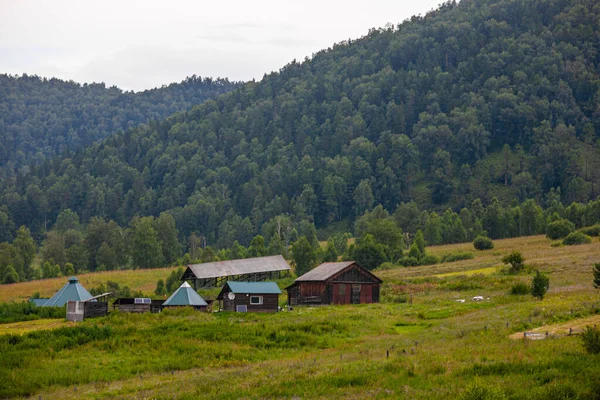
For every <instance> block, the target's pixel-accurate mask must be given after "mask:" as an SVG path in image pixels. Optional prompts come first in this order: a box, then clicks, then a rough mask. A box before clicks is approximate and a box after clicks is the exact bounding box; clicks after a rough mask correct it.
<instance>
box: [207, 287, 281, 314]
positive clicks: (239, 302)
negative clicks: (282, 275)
mask: <svg viewBox="0 0 600 400" xmlns="http://www.w3.org/2000/svg"><path fill="white" fill-rule="evenodd" d="M280 294H281V290H280V289H279V286H277V284H276V283H275V282H227V283H225V286H223V289H221V292H220V293H219V295H218V296H217V300H219V301H222V303H223V306H222V308H223V311H238V312H276V311H277V310H278V309H279V295H280Z"/></svg>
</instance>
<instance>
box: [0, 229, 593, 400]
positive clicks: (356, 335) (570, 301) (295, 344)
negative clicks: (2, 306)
mask: <svg viewBox="0 0 600 400" xmlns="http://www.w3.org/2000/svg"><path fill="white" fill-rule="evenodd" d="M550 244H551V241H549V240H547V239H546V238H545V237H543V236H534V237H529V238H518V239H507V240H499V241H495V248H494V249H493V250H488V251H483V252H479V251H475V250H473V248H472V246H471V244H460V245H449V246H439V247H433V248H429V249H428V251H429V252H431V253H433V254H436V255H439V256H442V255H445V254H450V253H454V252H457V251H468V252H473V253H474V254H475V257H474V258H473V259H469V260H463V261H456V262H450V263H442V264H436V265H431V266H421V267H411V268H395V269H387V270H384V271H376V274H377V275H378V276H380V277H381V278H382V279H383V280H384V285H383V287H382V293H381V298H382V303H381V304H372V305H358V306H331V307H297V308H295V309H294V311H292V312H281V313H277V314H261V315H259V314H236V313H213V314H204V313H197V312H193V311H191V310H168V311H165V312H162V313H160V314H145V315H129V314H121V313H118V312H115V313H112V314H111V315H109V316H107V317H104V318H98V319H91V320H86V321H84V322H82V323H79V324H77V325H74V326H71V325H66V324H64V323H63V324H58V325H54V326H53V325H52V324H56V322H57V320H40V321H31V322H28V323H29V324H33V323H37V324H38V326H37V327H35V328H32V329H30V328H31V327H28V326H23V327H21V326H20V325H18V324H14V325H15V329H12V330H11V328H10V327H8V328H7V327H5V328H2V325H0V382H2V384H1V385H0V397H17V398H18V397H31V398H36V399H37V398H39V397H40V396H41V398H61V399H62V398H64V399H69V398H73V399H75V398H91V399H102V398H159V399H162V398H164V399H167V398H189V399H196V398H210V399H237V398H247V399H262V398H297V399H307V398H310V399H313V398H317V399H335V398H344V399H367V398H369V399H370V398H381V399H383V398H393V399H397V398H406V399H432V398H435V399H437V398H439V399H446V398H465V399H475V398H490V399H496V398H507V399H571V398H572V399H576V398H578V399H597V398H598V396H599V395H600V384H599V383H598V382H599V381H600V380H599V379H598V377H599V376H600V355H589V354H587V353H586V352H585V351H584V350H583V347H582V344H581V340H580V338H579V337H578V336H576V335H574V336H566V335H563V334H560V332H562V330H564V329H567V330H568V327H577V328H581V327H582V324H587V323H589V324H592V323H600V321H599V318H598V316H599V314H600V293H598V291H595V289H594V288H593V286H592V273H591V266H592V265H593V263H594V262H599V261H600V243H599V242H598V241H597V240H595V241H594V242H593V243H591V244H587V245H581V246H570V247H569V246H566V247H551V246H550ZM513 250H519V251H521V252H522V253H523V255H524V256H525V259H526V261H525V263H526V265H527V271H526V272H523V273H521V274H519V275H510V274H507V273H506V271H505V270H504V268H503V266H502V263H501V261H500V259H501V258H502V256H503V255H506V254H507V253H509V252H511V251H513ZM535 269H540V270H542V271H543V272H545V273H546V274H547V275H548V276H549V278H550V290H549V291H548V293H547V295H546V297H545V298H544V300H542V301H540V300H537V299H534V298H533V297H532V296H531V295H510V294H508V293H509V291H510V288H511V286H512V285H514V284H516V283H518V282H524V283H527V284H529V283H530V282H531V278H532V275H533V270H535ZM126 272H129V273H132V274H136V273H137V274H140V273H141V272H143V271H126ZM153 272H157V271H153ZM167 273H168V272H166V271H165V272H163V274H162V275H163V276H164V275H167ZM139 276H140V275H138V277H139ZM107 279H111V280H114V279H115V278H107ZM149 279H151V282H149V283H148V284H152V285H153V284H155V282H156V280H157V279H159V277H154V276H153V277H152V278H149ZM82 281H83V280H82ZM126 284H128V285H130V286H131V287H132V289H135V288H136V287H135V286H134V284H133V283H131V281H130V282H128V283H126ZM20 285H24V284H20ZM140 285H142V283H141V282H140ZM13 286H18V285H13ZM12 290H13V293H17V290H16V289H15V288H13V289H12ZM479 295H481V296H483V297H484V298H485V300H484V301H480V302H476V301H472V300H471V299H472V297H473V296H479ZM7 297H9V296H6V295H5V294H4V293H2V298H7ZM411 299H412V304H411ZM459 300H460V301H459ZM462 300H464V302H462ZM44 324H47V326H45V325H44ZM546 326H549V327H552V329H551V332H552V333H553V334H555V335H550V337H549V338H548V339H546V340H535V341H533V340H527V341H524V340H522V339H521V340H518V339H514V338H510V336H511V335H515V334H516V333H519V332H522V331H525V330H527V331H532V330H536V331H544V329H546ZM35 329H38V330H35ZM517 336H518V335H517ZM477 393H479V394H480V395H481V394H483V395H487V397H485V396H483V395H481V396H479V397H477V396H475V395H474V394H477ZM461 396H462V397H461ZM469 396H471V397H469ZM494 396H495V397H494Z"/></svg>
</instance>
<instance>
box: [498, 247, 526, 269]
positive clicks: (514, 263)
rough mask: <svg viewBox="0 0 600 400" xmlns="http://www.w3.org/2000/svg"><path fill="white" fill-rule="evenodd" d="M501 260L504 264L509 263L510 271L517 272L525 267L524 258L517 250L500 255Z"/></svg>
mask: <svg viewBox="0 0 600 400" xmlns="http://www.w3.org/2000/svg"><path fill="white" fill-rule="evenodd" d="M502 262H503V263H504V264H510V272H512V273H517V272H520V271H522V270H523V268H524V267H525V264H523V263H524V262H525V258H524V257H523V255H522V254H521V253H519V252H518V251H513V252H512V253H510V254H508V255H506V256H504V257H502Z"/></svg>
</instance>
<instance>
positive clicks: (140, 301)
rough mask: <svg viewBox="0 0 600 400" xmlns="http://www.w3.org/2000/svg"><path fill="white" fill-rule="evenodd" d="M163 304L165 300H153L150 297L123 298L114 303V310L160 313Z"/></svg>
mask: <svg viewBox="0 0 600 400" xmlns="http://www.w3.org/2000/svg"><path fill="white" fill-rule="evenodd" d="M163 303H164V300H152V299H150V298H148V297H135V298H127V297H121V298H118V299H116V300H115V301H114V302H113V309H115V308H116V309H118V310H119V311H121V312H130V313H145V312H153V313H157V312H160V310H161V307H162V305H163Z"/></svg>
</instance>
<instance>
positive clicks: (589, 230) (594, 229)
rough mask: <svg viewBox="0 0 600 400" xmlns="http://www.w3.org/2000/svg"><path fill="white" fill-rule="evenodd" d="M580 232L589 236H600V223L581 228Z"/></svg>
mask: <svg viewBox="0 0 600 400" xmlns="http://www.w3.org/2000/svg"><path fill="white" fill-rule="evenodd" d="M579 232H581V233H583V234H585V235H588V236H600V224H596V225H592V226H588V227H585V228H581V229H580V230H579Z"/></svg>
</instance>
